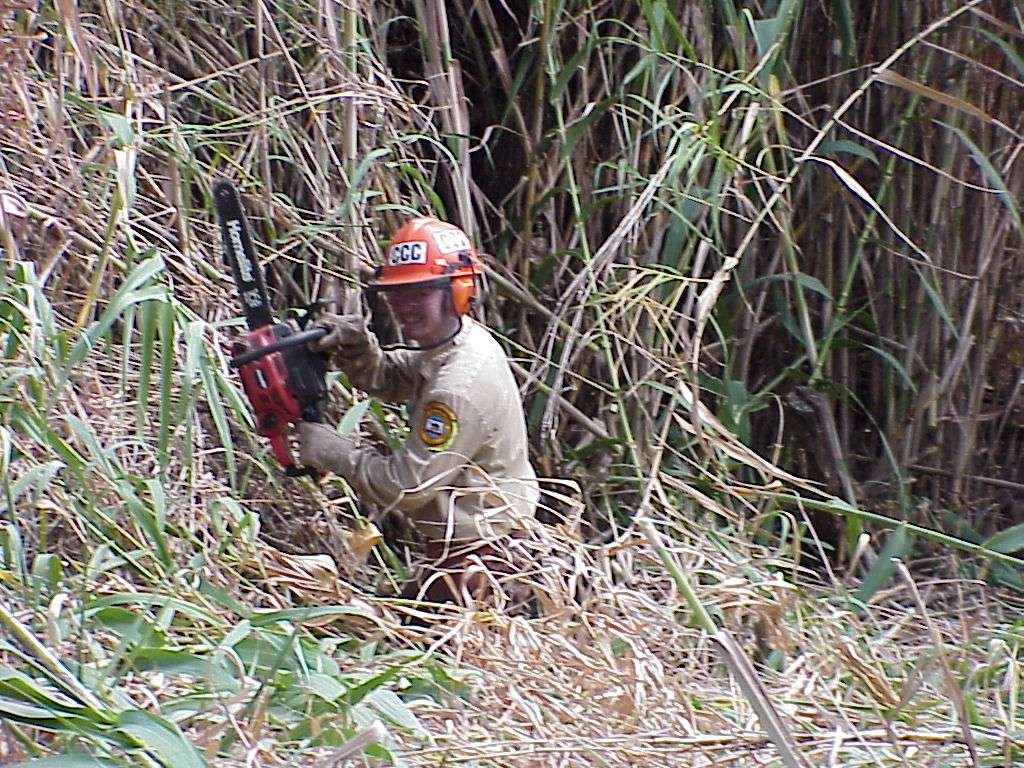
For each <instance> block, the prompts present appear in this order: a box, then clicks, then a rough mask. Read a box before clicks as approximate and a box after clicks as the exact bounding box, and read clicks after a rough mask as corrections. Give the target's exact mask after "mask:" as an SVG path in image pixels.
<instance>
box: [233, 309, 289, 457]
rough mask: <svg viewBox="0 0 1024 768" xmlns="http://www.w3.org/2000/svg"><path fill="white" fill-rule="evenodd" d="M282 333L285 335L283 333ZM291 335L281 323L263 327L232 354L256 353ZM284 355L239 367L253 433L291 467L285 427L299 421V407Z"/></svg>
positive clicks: (241, 343) (279, 353)
mask: <svg viewBox="0 0 1024 768" xmlns="http://www.w3.org/2000/svg"><path fill="white" fill-rule="evenodd" d="M282 330H284V331H285V333H282ZM288 333H290V329H289V328H288V326H287V325H285V324H284V323H278V324H276V325H265V326H263V327H262V328H257V329H256V330H254V331H250V332H249V333H247V334H246V335H245V336H243V337H242V338H241V339H239V340H238V342H237V343H236V344H235V354H236V355H239V354H242V353H244V352H248V351H249V350H251V349H259V348H260V347H265V346H267V345H268V344H270V343H272V342H274V341H277V340H278V339H280V338H283V337H284V336H287V335H288ZM285 354H286V353H285V352H283V351H281V352H271V353H270V354H268V355H264V356H263V357H260V358H258V359H256V360H253V361H252V362H249V363H245V364H244V365H241V366H239V367H238V375H239V376H240V377H241V379H242V388H243V389H244V390H245V394H246V396H247V397H248V398H249V402H250V403H251V404H252V410H253V414H254V415H255V417H256V430H257V431H258V432H259V433H260V434H261V435H263V436H264V437H269V438H270V443H271V446H272V448H273V451H274V456H275V457H276V458H277V460H278V461H279V462H281V464H282V465H284V466H285V467H287V466H290V465H291V464H292V458H291V452H290V451H289V450H288V444H287V441H286V438H285V432H286V431H287V430H288V425H289V424H290V423H293V422H297V421H299V420H300V419H301V418H302V406H301V405H300V404H299V401H298V400H297V399H296V398H295V396H294V395H293V394H292V391H291V388H290V387H289V383H288V382H289V377H288V366H287V362H286V360H285Z"/></svg>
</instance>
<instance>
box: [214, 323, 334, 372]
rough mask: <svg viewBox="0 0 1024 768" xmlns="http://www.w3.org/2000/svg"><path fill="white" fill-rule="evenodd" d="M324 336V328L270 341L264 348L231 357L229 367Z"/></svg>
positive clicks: (312, 329) (325, 332) (325, 330)
mask: <svg viewBox="0 0 1024 768" xmlns="http://www.w3.org/2000/svg"><path fill="white" fill-rule="evenodd" d="M326 335H327V329H326V328H324V327H317V328H311V329H309V330H308V331H300V332H299V333H293V334H292V335H291V336H285V337H284V338H283V339H278V340H277V341H272V342H270V343H269V344H267V345H265V346H262V347H256V349H250V350H249V351H248V352H243V353H242V354H240V355H238V356H237V357H232V358H231V365H232V366H233V367H235V368H238V367H239V366H242V365H245V364H246V363H251V362H252V361H253V360H259V359H260V358H261V357H266V356H267V355H269V354H272V353H274V352H280V351H281V350H282V349H289V348H290V347H297V346H299V345H300V344H306V343H308V342H310V341H316V340H317V339H320V338H323V337H324V336H326Z"/></svg>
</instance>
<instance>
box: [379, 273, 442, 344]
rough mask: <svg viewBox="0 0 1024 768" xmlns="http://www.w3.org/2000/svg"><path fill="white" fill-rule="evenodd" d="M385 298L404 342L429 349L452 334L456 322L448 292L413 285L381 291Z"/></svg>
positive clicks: (436, 288) (437, 288)
mask: <svg viewBox="0 0 1024 768" xmlns="http://www.w3.org/2000/svg"><path fill="white" fill-rule="evenodd" d="M383 293H384V298H385V300H386V301H387V303H388V307H389V308H390V309H391V313H392V314H393V315H394V317H395V321H396V322H397V323H398V325H399V326H400V327H401V329H402V336H404V337H405V338H406V339H407V340H409V341H413V342H416V343H417V344H421V345H423V346H428V345H430V344H433V343H434V342H436V341H439V340H440V339H442V338H444V337H445V336H447V335H448V334H449V333H450V332H451V327H452V323H453V322H455V321H456V320H457V318H456V317H455V312H454V311H453V310H452V308H451V301H449V299H448V289H447V288H439V287H431V288H421V287H416V286H415V285H413V286H410V287H408V288H392V289H389V290H387V291H384V292H383Z"/></svg>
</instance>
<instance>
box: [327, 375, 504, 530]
mask: <svg viewBox="0 0 1024 768" xmlns="http://www.w3.org/2000/svg"><path fill="white" fill-rule="evenodd" d="M421 402H423V406H422V408H420V409H418V412H417V413H415V414H413V418H414V423H413V424H411V427H412V428H411V430H410V433H409V436H408V438H406V440H405V442H404V443H403V444H402V446H401V447H400V448H399V449H398V450H396V451H394V452H392V453H390V454H385V453H381V452H380V451H377V450H375V449H372V448H361V449H358V450H355V451H353V452H352V453H351V454H349V457H348V464H349V466H347V467H343V468H342V469H343V470H344V471H342V473H341V474H342V475H343V476H344V477H345V479H346V480H347V481H348V482H349V485H351V486H352V488H353V490H355V491H356V492H357V493H358V494H360V495H361V496H363V497H364V498H366V499H368V500H370V501H373V502H375V503H377V504H379V505H380V506H384V507H392V506H394V507H396V508H398V509H399V510H402V511H403V512H411V511H414V510H417V509H419V508H421V507H423V506H425V505H427V504H429V503H430V502H432V501H435V500H436V499H437V496H438V494H440V493H443V492H446V491H448V490H450V489H451V487H452V485H453V484H454V483H455V482H456V480H457V479H458V477H459V474H460V470H461V469H462V468H463V467H465V466H466V465H467V464H469V463H470V461H471V460H472V458H473V457H474V456H475V455H476V454H477V452H478V451H479V449H480V447H481V445H482V442H483V440H484V438H485V435H486V427H485V424H484V421H483V419H482V418H481V415H480V413H479V412H478V411H477V410H476V408H475V407H474V406H473V405H472V404H471V403H470V402H469V400H468V399H467V398H465V397H457V396H453V395H452V394H451V393H439V392H432V393H430V394H428V395H427V396H426V397H424V398H423V400H422V401H421Z"/></svg>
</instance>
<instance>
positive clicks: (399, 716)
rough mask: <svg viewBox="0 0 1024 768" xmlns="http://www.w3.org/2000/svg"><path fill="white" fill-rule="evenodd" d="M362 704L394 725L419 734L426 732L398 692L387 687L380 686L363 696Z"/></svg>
mask: <svg viewBox="0 0 1024 768" xmlns="http://www.w3.org/2000/svg"><path fill="white" fill-rule="evenodd" d="M360 706H364V707H370V708H371V709H373V710H374V711H375V712H376V713H377V714H378V715H380V716H381V717H382V718H383V719H384V720H386V721H388V722H390V723H392V724H393V725H397V726H400V727H402V728H407V729H409V730H410V731H413V732H414V733H418V734H424V735H425V734H426V731H425V730H424V729H423V726H422V725H421V724H420V721H419V720H418V719H417V718H416V715H414V714H413V713H412V711H410V709H409V707H408V706H407V705H406V703H405V702H404V701H402V700H401V699H400V698H399V697H398V694H397V693H395V692H394V691H392V690H389V689H387V688H378V689H376V690H375V691H371V692H370V693H368V694H367V695H366V697H365V698H363V701H362V703H361V704H360Z"/></svg>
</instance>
